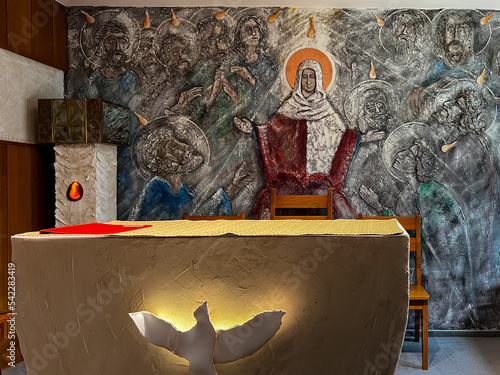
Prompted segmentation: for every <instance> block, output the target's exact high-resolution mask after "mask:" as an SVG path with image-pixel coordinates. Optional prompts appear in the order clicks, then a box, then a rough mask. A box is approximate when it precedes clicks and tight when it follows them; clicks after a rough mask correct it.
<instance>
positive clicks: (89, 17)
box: [80, 10, 95, 23]
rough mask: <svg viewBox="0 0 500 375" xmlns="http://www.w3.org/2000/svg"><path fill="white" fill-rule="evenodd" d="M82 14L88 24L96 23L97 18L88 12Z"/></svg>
mask: <svg viewBox="0 0 500 375" xmlns="http://www.w3.org/2000/svg"><path fill="white" fill-rule="evenodd" d="M80 12H82V13H83V15H84V16H85V19H86V20H87V22H88V23H94V22H95V18H94V17H92V16H91V15H90V14H88V13H87V12H84V11H83V10H81V11H80Z"/></svg>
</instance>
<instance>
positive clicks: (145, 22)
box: [144, 11, 151, 29]
mask: <svg viewBox="0 0 500 375" xmlns="http://www.w3.org/2000/svg"><path fill="white" fill-rule="evenodd" d="M150 27H151V23H150V22H149V12H148V11H146V18H144V28H146V29H149V28H150Z"/></svg>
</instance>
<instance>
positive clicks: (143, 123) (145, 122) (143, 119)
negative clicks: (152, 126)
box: [134, 112, 148, 126]
mask: <svg viewBox="0 0 500 375" xmlns="http://www.w3.org/2000/svg"><path fill="white" fill-rule="evenodd" d="M134 115H136V116H137V118H138V119H139V122H140V124H141V125H143V126H144V125H147V124H148V120H146V119H145V118H144V117H142V116H141V115H140V114H138V113H137V112H134Z"/></svg>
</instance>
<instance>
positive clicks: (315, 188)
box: [254, 60, 359, 219]
mask: <svg viewBox="0 0 500 375" xmlns="http://www.w3.org/2000/svg"><path fill="white" fill-rule="evenodd" d="M306 69H308V70H313V71H314V79H315V85H314V91H312V92H309V93H308V95H307V96H304V94H303V92H302V90H303V89H302V86H303V84H302V75H303V73H304V70H306ZM255 131H256V136H257V141H258V144H259V150H260V155H261V158H262V165H263V168H264V177H265V180H266V186H265V187H264V189H263V190H262V191H261V192H260V194H259V197H258V198H257V203H256V205H255V212H254V215H255V216H256V218H259V219H262V218H265V217H266V216H267V215H268V210H269V207H270V200H271V199H270V192H271V188H273V187H275V188H276V190H277V193H278V194H285V195H288V194H290V195H294V194H295V195H319V194H326V189H327V187H330V186H331V187H333V188H334V189H333V190H334V192H333V202H332V203H333V214H334V217H335V218H354V217H355V216H356V213H355V211H354V209H353V208H352V206H351V204H350V203H349V200H348V199H347V197H346V196H345V195H344V193H343V192H342V187H343V184H344V179H345V176H346V174H347V170H348V168H349V163H350V161H351V159H352V157H353V155H354V153H355V151H356V147H357V145H358V141H359V134H358V133H356V132H354V131H351V130H346V126H345V125H344V123H343V122H342V120H341V119H340V117H339V115H338V113H337V112H336V111H335V110H334V109H333V107H332V106H331V104H330V103H329V102H328V99H327V95H326V92H325V91H324V90H323V71H322V68H321V65H320V64H319V63H318V62H317V61H316V60H304V61H302V62H301V63H300V64H299V66H298V68H297V73H296V75H295V83H294V86H293V92H292V95H291V96H290V98H288V99H287V100H286V101H285V102H284V103H283V104H282V105H281V107H280V108H279V109H278V113H277V114H276V116H275V117H274V118H273V120H271V122H270V123H269V124H267V125H263V126H257V127H256V128H255Z"/></svg>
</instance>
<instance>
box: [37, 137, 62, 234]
mask: <svg viewBox="0 0 500 375" xmlns="http://www.w3.org/2000/svg"><path fill="white" fill-rule="evenodd" d="M54 161H55V153H54V146H53V145H46V146H42V145H37V146H34V147H33V148H32V151H31V166H32V169H31V181H32V185H31V201H32V204H31V206H32V209H31V212H32V215H33V221H32V228H31V230H39V229H46V228H53V227H55V216H54V215H55V204H56V203H55V188H54V187H55V184H56V181H55V173H54Z"/></svg>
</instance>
